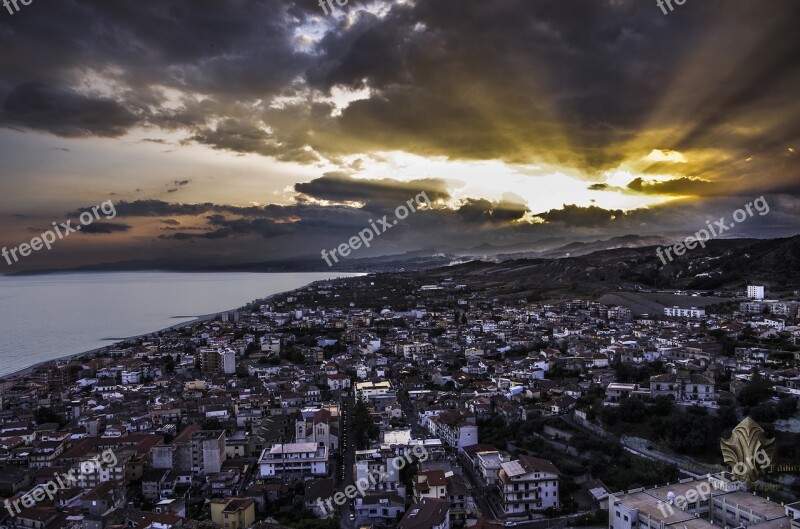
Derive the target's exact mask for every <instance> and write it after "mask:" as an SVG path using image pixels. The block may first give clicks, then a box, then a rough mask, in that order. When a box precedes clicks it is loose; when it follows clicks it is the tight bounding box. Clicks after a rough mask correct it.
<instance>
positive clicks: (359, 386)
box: [356, 380, 392, 402]
mask: <svg viewBox="0 0 800 529" xmlns="http://www.w3.org/2000/svg"><path fill="white" fill-rule="evenodd" d="M390 391H392V383H391V382H389V381H388V380H384V381H382V382H357V383H356V398H358V399H361V400H362V401H365V402H366V401H367V400H368V399H369V398H370V397H384V396H386V394H388V393H389V392H390Z"/></svg>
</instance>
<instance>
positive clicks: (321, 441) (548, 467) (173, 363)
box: [0, 274, 800, 529]
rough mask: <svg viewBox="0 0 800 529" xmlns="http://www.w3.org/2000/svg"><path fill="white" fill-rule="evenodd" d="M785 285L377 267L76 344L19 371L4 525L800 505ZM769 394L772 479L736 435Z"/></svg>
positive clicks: (429, 521) (610, 519) (472, 518)
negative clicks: (558, 283) (585, 288)
mask: <svg viewBox="0 0 800 529" xmlns="http://www.w3.org/2000/svg"><path fill="white" fill-rule="evenodd" d="M769 294H772V292H770V290H769V287H767V288H765V287H764V286H761V285H743V286H742V288H741V290H740V291H725V292H722V291H719V292H691V291H677V290H673V291H655V290H654V291H652V292H641V291H631V292H616V293H615V294H613V296H614V299H616V300H617V303H616V304H615V303H610V302H609V300H608V298H607V297H604V298H603V299H602V300H587V299H562V300H549V301H537V300H531V299H528V298H527V297H525V296H522V297H520V298H519V299H515V298H514V297H513V296H511V295H503V296H497V295H496V292H493V291H492V289H491V287H490V286H487V283H485V282H482V281H478V280H475V279H474V276H469V275H467V276H465V277H464V278H461V277H441V278H440V277H435V278H433V279H429V278H427V280H426V278H424V276H405V275H402V274H367V275H363V276H359V277H352V278H346V279H338V280H331V281H323V282H317V283H314V284H311V285H309V286H307V287H304V288H301V289H299V290H296V291H293V292H288V293H284V294H280V295H276V296H272V297H271V298H268V299H263V300H257V301H254V302H253V303H251V304H249V305H247V306H245V307H242V308H240V309H238V310H232V311H228V312H225V313H222V314H220V315H217V316H216V317H215V318H213V319H210V318H209V319H206V320H204V321H198V322H194V323H192V324H188V325H184V326H178V327H175V328H172V329H169V330H164V331H161V332H157V333H153V334H150V335H147V336H142V337H139V338H135V339H129V340H126V341H123V342H119V343H116V344H114V345H113V346H109V347H106V348H103V349H101V350H97V351H93V352H91V353H86V354H84V355H79V356H76V357H74V358H72V359H65V360H63V361H56V362H50V363H48V364H45V365H41V366H38V367H36V368H34V369H31V370H28V371H26V372H21V373H18V374H15V375H12V376H9V377H6V378H5V379H4V380H3V381H2V384H1V385H0V389H1V391H2V393H1V394H0V466H1V467H2V472H0V495H2V497H3V498H4V499H6V500H8V501H10V502H11V503H7V505H10V504H13V505H16V506H17V509H16V510H11V509H8V511H7V512H2V514H0V526H2V527H8V528H17V527H28V528H35V529H57V528H71V529H76V528H82V529H107V528H111V527H120V528H137V529H148V528H152V529H172V528H177V527H209V528H211V527H221V528H224V529H245V528H248V527H265V528H272V529H278V528H281V527H297V528H301V529H316V528H319V529H334V528H336V527H341V528H343V529H354V528H360V529H364V528H369V529H382V528H386V529H394V528H398V529H451V528H463V527H474V528H476V529H499V528H502V527H516V526H519V527H521V528H522V527H524V528H531V529H543V528H564V527H608V528H610V529H637V528H638V527H642V528H643V529H652V528H658V529H667V528H669V529H713V527H714V526H718V527H726V528H730V529H733V528H739V527H742V528H743V527H749V528H757V529H779V528H781V529H798V528H800V502H798V497H800V479H798V478H800V474H799V473H798V472H797V470H798V463H800V442H798V441H799V440H800V427H799V426H798V397H800V369H798V365H800V347H798V340H800V326H798V325H797V322H798V306H799V305H800V303H798V302H797V301H795V300H794V299H795V298H796V295H797V292H794V293H790V294H789V297H786V295H785V294H781V296H782V298H781V299H769ZM653 300H658V303H661V304H662V306H663V308H662V309H661V310H660V311H659V312H651V313H647V310H648V307H654V306H657V305H656V304H655V302H654V301H653ZM626 305H627V306H626ZM746 417H749V418H750V419H747V420H748V421H751V422H753V421H755V422H757V423H758V424H760V425H762V426H764V427H765V429H766V431H767V432H769V435H770V436H772V437H774V438H776V441H775V444H776V446H777V450H776V452H775V456H774V458H773V459H770V460H769V466H766V465H765V467H764V469H762V470H766V472H763V473H762V475H761V476H760V479H759V480H758V481H757V482H755V483H748V482H745V481H741V480H738V479H736V476H735V475H734V474H733V473H732V469H731V468H729V466H725V465H724V464H723V460H722V458H721V457H720V454H719V446H720V437H721V436H723V435H727V434H728V433H730V431H731V430H732V429H733V428H734V427H736V425H737V424H739V423H740V421H742V420H743V419H745V418H746ZM755 422H754V423H753V424H755ZM748 424H749V423H748ZM101 453H104V454H105V453H108V454H111V453H113V456H114V457H113V461H111V462H109V463H108V464H106V465H103V466H100V467H98V469H97V471H96V472H92V473H88V474H87V473H80V472H78V477H77V478H76V479H75V480H74V482H73V483H69V486H67V487H64V488H61V487H59V490H57V491H56V492H54V493H53V494H49V495H48V497H47V498H44V494H43V493H42V494H39V495H38V497H39V498H40V499H39V500H38V501H36V502H35V503H34V502H33V501H32V500H31V501H27V500H26V498H30V495H31V494H33V497H34V498H35V497H37V496H36V495H35V492H36V491H37V490H36V489H37V488H42V487H44V486H45V484H47V483H48V482H50V481H52V480H53V477H54V476H55V475H56V474H57V473H66V472H69V471H70V470H75V469H80V467H81V464H82V463H85V462H86V461H92V460H97V458H98V456H99V454H101ZM702 487H708V489H709V490H711V491H712V493H711V497H710V498H707V499H704V498H703V497H701V498H699V501H692V493H693V490H694V489H697V490H701V489H702ZM53 491H55V487H53ZM676 494H677V495H680V496H681V497H682V496H684V495H685V496H686V498H688V499H689V501H688V502H687V503H685V504H684V505H683V506H679V507H676V508H671V507H672V505H673V499H674V498H675V497H676ZM15 501H16V503H14V502H15ZM666 504H668V505H669V506H670V508H668V509H665V508H664V505H666Z"/></svg>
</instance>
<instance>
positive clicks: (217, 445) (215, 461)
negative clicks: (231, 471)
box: [189, 430, 226, 475]
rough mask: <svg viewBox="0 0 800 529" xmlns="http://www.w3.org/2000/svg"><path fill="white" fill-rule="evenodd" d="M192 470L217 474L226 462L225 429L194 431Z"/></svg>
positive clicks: (191, 442)
mask: <svg viewBox="0 0 800 529" xmlns="http://www.w3.org/2000/svg"><path fill="white" fill-rule="evenodd" d="M189 444H190V447H191V456H192V472H196V473H198V474H201V475H205V474H216V473H217V472H219V471H220V469H221V468H222V463H224V462H225V459H226V453H225V430H201V431H199V432H194V433H193V434H192V437H191V440H190V443H189Z"/></svg>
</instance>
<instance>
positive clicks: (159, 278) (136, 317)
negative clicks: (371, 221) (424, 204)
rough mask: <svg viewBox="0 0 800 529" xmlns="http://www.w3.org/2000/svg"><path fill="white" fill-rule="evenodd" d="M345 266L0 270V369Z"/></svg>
mask: <svg viewBox="0 0 800 529" xmlns="http://www.w3.org/2000/svg"><path fill="white" fill-rule="evenodd" d="M357 275H361V274H350V273H324V272H307V273H306V272H303V273H176V272H107V273H69V274H46V275H31V276H0V376H4V375H8V374H9V373H13V372H16V371H19V370H21V369H26V368H28V367H30V366H33V365H35V364H38V363H40V362H45V361H48V360H55V359H58V358H61V357H64V356H68V355H73V354H78V353H83V352H86V351H90V350H92V349H97V348H99V347H104V346H107V345H111V344H113V343H114V342H115V341H119V340H122V339H125V338H130V337H132V336H138V335H141V334H148V333H151V332H154V331H158V330H161V329H164V328H167V327H170V326H172V325H176V324H179V323H183V322H188V321H191V320H193V319H196V318H197V317H199V316H204V315H208V314H212V313H216V312H223V311H226V310H232V309H236V308H239V307H241V306H243V305H246V304H247V303H249V302H251V301H253V300H256V299H261V298H265V297H267V296H270V295H272V294H277V293H279V292H286V291H289V290H294V289H296V288H300V287H302V286H305V285H308V284H309V283H312V282H314V281H321V280H326V279H334V278H337V277H352V276H357Z"/></svg>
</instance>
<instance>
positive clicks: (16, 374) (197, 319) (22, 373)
mask: <svg viewBox="0 0 800 529" xmlns="http://www.w3.org/2000/svg"><path fill="white" fill-rule="evenodd" d="M286 292H292V291H291V290H287V291H286ZM273 295H276V294H273ZM270 297H272V296H270ZM265 299H268V298H265ZM240 308H241V307H239V308H236V309H228V310H222V311H220V312H215V313H212V314H205V315H202V316H183V317H186V318H194V319H192V320H189V321H183V322H180V323H176V324H175V325H170V326H168V327H164V328H163V329H159V330H157V331H150V332H146V333H144V334H138V335H133V336H129V337H127V338H104V340H108V341H109V342H111V343H109V344H108V345H104V346H102V347H95V348H94V349H89V350H88V351H83V352H80V353H72V354H68V355H64V356H59V357H58V358H52V359H50V360H43V361H41V362H37V363H36V364H33V365H31V366H28V367H24V368H22V369H18V370H16V371H12V372H11V373H7V374H5V375H2V376H0V382H7V381H9V380H13V379H18V378H24V377H26V376H27V375H30V374H31V373H32V372H33V371H35V370H36V369H38V368H40V367H44V366H46V365H50V364H55V365H58V364H61V363H65V362H70V361H72V360H74V359H76V358H79V357H81V356H91V355H93V354H97V353H102V352H105V351H107V350H108V349H110V348H112V347H114V346H115V345H117V344H118V343H122V342H126V341H128V340H140V339H143V338H145V337H147V336H150V335H151V334H157V333H159V332H162V331H169V330H174V329H180V328H183V327H187V326H189V325H195V324H197V323H202V322H204V321H213V320H215V319H217V317H221V315H222V314H224V313H226V312H230V311H232V310H239V309H240ZM181 317H182V316H173V318H181Z"/></svg>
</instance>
